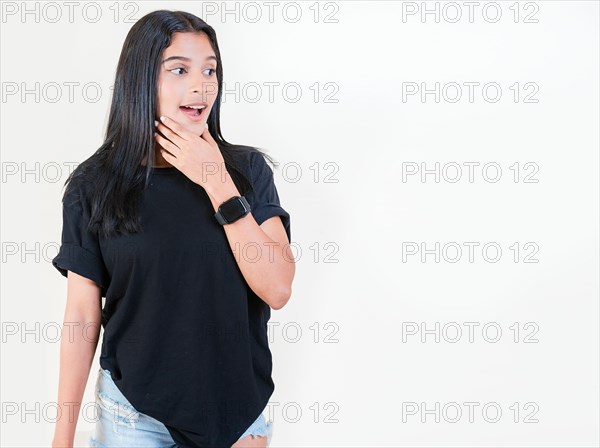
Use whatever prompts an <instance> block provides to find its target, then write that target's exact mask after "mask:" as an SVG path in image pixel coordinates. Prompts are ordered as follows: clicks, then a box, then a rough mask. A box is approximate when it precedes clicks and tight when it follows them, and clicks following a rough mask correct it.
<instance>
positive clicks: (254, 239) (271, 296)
mask: <svg viewBox="0 0 600 448" xmlns="http://www.w3.org/2000/svg"><path fill="white" fill-rule="evenodd" d="M226 178H227V181H226V182H215V184H214V185H216V187H215V188H214V189H209V190H207V194H208V196H209V198H210V200H211V203H212V205H213V208H214V210H215V212H216V211H217V210H218V209H219V205H220V204H221V203H222V202H224V201H226V200H227V199H229V198H230V197H232V196H239V194H240V193H239V191H238V189H237V188H236V186H235V184H234V183H233V181H232V180H231V176H226ZM223 228H224V229H225V234H226V235H227V239H228V240H229V245H230V247H231V250H232V251H233V252H234V254H235V255H236V256H235V259H236V261H237V263H238V266H239V268H240V271H241V272H242V275H243V276H244V278H245V279H246V282H247V283H248V286H250V288H252V290H253V291H254V292H255V293H256V295H258V296H259V297H260V298H261V299H263V300H264V301H265V302H266V303H267V304H268V305H269V306H270V307H271V308H272V309H274V310H278V309H280V308H282V307H283V306H285V304H286V303H287V302H288V300H289V299H290V295H291V288H292V281H293V279H294V275H295V272H296V264H295V261H294V256H293V254H292V251H291V250H290V248H289V245H288V244H289V241H288V239H287V235H286V233H285V229H284V227H283V223H282V222H281V218H280V217H279V216H273V217H272V218H269V219H267V220H266V221H265V222H263V223H262V224H261V225H260V226H259V225H258V224H257V222H256V221H255V219H254V216H252V212H250V213H248V214H247V215H246V216H244V217H242V218H240V219H238V220H237V221H236V222H234V223H232V224H226V225H224V226H223ZM251 245H255V246H256V245H258V248H260V249H259V250H260V254H259V255H257V256H256V257H255V255H254V249H253V248H252V246H251ZM244 248H249V249H248V250H249V254H250V253H251V254H252V255H251V258H249V259H246V257H244V256H241V255H243V254H244Z"/></svg>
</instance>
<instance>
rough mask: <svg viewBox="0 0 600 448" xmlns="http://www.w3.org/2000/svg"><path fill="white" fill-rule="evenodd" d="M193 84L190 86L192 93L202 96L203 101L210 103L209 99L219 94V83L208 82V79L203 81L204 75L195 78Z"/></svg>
mask: <svg viewBox="0 0 600 448" xmlns="http://www.w3.org/2000/svg"><path fill="white" fill-rule="evenodd" d="M191 82H192V83H191V85H190V90H191V91H192V93H194V94H198V95H200V96H201V101H208V98H209V97H210V96H211V95H214V94H216V93H217V90H218V86H217V83H216V82H214V81H207V80H206V79H203V75H202V74H200V75H199V76H196V77H194V78H193V80H192V81H191Z"/></svg>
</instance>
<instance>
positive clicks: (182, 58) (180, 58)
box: [162, 56, 217, 64]
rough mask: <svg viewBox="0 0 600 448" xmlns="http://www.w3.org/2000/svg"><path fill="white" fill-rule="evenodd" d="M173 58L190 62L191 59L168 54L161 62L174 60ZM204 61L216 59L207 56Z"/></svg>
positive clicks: (215, 58)
mask: <svg viewBox="0 0 600 448" xmlns="http://www.w3.org/2000/svg"><path fill="white" fill-rule="evenodd" d="M174 60H180V61H185V62H192V60H191V59H190V58H186V57H185V56H169V57H168V58H167V59H165V60H164V61H162V63H163V64H164V63H166V62H169V61H174ZM205 60H206V61H210V60H214V61H216V60H217V57H216V56H209V57H207V58H206V59H205Z"/></svg>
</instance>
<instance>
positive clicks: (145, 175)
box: [63, 10, 273, 237]
mask: <svg viewBox="0 0 600 448" xmlns="http://www.w3.org/2000/svg"><path fill="white" fill-rule="evenodd" d="M175 32H180V33H190V32H191V33H198V32H201V33H204V34H206V36H207V37H208V39H209V40H210V43H211V46H212V49H213V51H214V52H215V55H216V57H217V69H216V74H217V80H218V95H217V97H216V100H215V103H214V105H213V107H212V109H211V111H210V115H209V117H208V120H207V123H208V129H209V131H210V133H211V135H212V136H213V138H214V139H215V141H216V142H217V144H218V146H219V149H220V150H221V154H222V155H223V159H224V161H225V165H226V169H227V171H228V172H229V174H230V175H231V179H232V180H233V182H234V183H235V185H236V187H237V188H238V190H239V191H240V193H241V194H245V193H246V192H247V191H248V190H250V189H252V185H251V182H250V180H249V179H248V178H247V177H246V176H245V175H244V173H243V170H241V169H240V168H239V167H238V165H239V163H238V162H236V161H237V160H239V158H237V157H235V155H236V154H241V153H244V152H246V151H255V152H258V153H260V154H262V155H263V156H265V157H267V159H269V161H270V162H271V163H273V159H272V158H271V157H269V156H268V155H267V154H265V153H264V152H263V151H260V150H259V149H257V148H256V147H252V146H245V145H234V144H231V143H229V142H227V141H225V139H224V138H223V135H222V134H221V125H220V110H221V97H222V93H223V89H222V86H223V64H222V61H221V53H220V52H219V45H218V43H217V36H216V33H215V30H214V29H213V28H212V27H211V26H210V25H208V24H207V23H206V22H204V21H203V20H202V19H200V18H198V17H196V16H195V15H193V14H190V13H187V12H184V11H168V10H158V11H153V12H151V13H149V14H146V15H145V16H144V17H142V18H141V19H140V20H138V21H137V22H136V23H135V24H134V25H133V27H132V28H131V30H130V31H129V33H128V34H127V37H126V39H125V42H124V43H123V48H122V49H121V56H120V57H119V63H118V65H117V69H116V75H115V83H114V90H113V96H112V103H111V107H110V114H109V117H108V125H107V129H106V135H105V137H104V143H103V144H102V146H100V148H98V150H97V151H96V152H95V153H94V154H93V155H92V156H90V157H89V158H88V159H86V160H85V161H83V162H81V163H80V164H79V165H78V166H77V168H76V169H75V170H74V171H73V172H72V173H71V174H70V175H69V176H68V178H67V180H66V181H65V185H67V184H69V186H70V184H71V183H74V182H73V181H82V182H90V183H91V184H93V186H94V187H93V188H91V193H90V201H91V218H90V222H89V224H88V229H89V230H90V231H92V232H94V233H97V234H98V235H102V236H103V237H110V236H113V235H116V234H128V233H137V232H139V231H140V230H142V229H141V223H140V217H139V206H140V203H141V198H142V192H143V190H144V189H146V188H147V186H148V184H149V181H150V173H151V170H152V162H149V163H146V165H145V166H144V165H142V162H143V161H154V160H155V150H154V148H155V139H154V131H155V126H154V120H155V117H156V115H157V111H158V100H157V83H158V74H159V68H160V59H161V55H162V53H163V51H164V50H165V48H167V47H168V46H169V45H170V43H171V38H172V35H173V33H175ZM68 188H69V187H67V189H68ZM66 195H67V193H66V191H65V196H66ZM63 201H64V197H63Z"/></svg>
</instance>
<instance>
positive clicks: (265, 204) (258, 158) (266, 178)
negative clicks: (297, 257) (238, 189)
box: [250, 153, 292, 242]
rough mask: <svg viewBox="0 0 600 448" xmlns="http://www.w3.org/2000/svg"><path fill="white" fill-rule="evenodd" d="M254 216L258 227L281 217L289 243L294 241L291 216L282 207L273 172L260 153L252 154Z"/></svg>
mask: <svg viewBox="0 0 600 448" xmlns="http://www.w3.org/2000/svg"><path fill="white" fill-rule="evenodd" d="M252 155H253V157H252V158H251V168H252V186H253V192H252V194H251V195H250V196H251V199H252V203H251V206H252V215H253V216H254V219H255V220H256V222H257V223H258V225H260V224H262V223H263V222H265V221H266V220H267V219H269V218H271V217H273V216H280V217H281V221H282V222H283V227H284V229H285V233H286V234H287V237H288V241H290V242H291V241H292V231H291V222H290V214H289V213H288V212H287V211H286V210H285V209H284V208H283V207H282V206H281V203H280V201H279V194H278V193H277V187H276V186H275V180H274V179H273V170H272V169H271V167H270V166H269V165H268V164H267V161H266V160H265V158H264V156H263V155H262V154H260V153H252Z"/></svg>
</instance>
